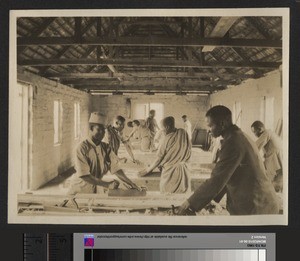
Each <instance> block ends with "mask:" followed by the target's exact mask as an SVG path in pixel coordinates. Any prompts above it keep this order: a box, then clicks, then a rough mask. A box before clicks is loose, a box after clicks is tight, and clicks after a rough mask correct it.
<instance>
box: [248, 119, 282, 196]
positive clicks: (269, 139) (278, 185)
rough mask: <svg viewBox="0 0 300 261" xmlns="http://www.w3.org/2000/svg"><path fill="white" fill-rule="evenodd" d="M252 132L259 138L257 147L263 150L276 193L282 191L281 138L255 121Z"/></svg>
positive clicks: (267, 169) (266, 166) (268, 173)
mask: <svg viewBox="0 0 300 261" xmlns="http://www.w3.org/2000/svg"><path fill="white" fill-rule="evenodd" d="M251 130H252V132H253V133H254V135H255V136H256V137H257V138H258V139H257V140H256V145H257V147H258V149H259V150H262V152H263V157H264V164H265V168H266V171H267V175H268V177H269V178H270V179H271V181H272V182H273V185H274V187H275V189H276V191H282V186H283V185H282V144H281V141H280V138H279V137H278V136H277V135H276V134H275V133H274V132H272V131H271V130H267V129H265V125H264V124H263V123H262V122H261V121H255V122H253V123H252V125H251Z"/></svg>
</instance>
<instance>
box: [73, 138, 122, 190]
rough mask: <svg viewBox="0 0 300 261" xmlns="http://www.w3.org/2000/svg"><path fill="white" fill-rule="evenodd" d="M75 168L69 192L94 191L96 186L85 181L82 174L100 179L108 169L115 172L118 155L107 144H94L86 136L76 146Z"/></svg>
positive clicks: (117, 167)
mask: <svg viewBox="0 0 300 261" xmlns="http://www.w3.org/2000/svg"><path fill="white" fill-rule="evenodd" d="M75 169H76V173H75V174H74V175H73V177H72V180H71V187H70V191H69V194H75V193H79V192H80V193H94V192H95V189H96V186H95V185H93V184H90V183H87V182H85V181H84V180H83V179H82V177H83V176H86V175H92V176H94V177H95V178H98V179H102V177H103V176H104V175H105V174H106V173H107V172H108V171H110V172H111V173H116V172H117V171H118V170H119V169H120V168H119V166H118V157H117V156H116V154H115V153H114V152H113V151H112V150H111V148H110V146H109V145H108V144H106V143H104V142H101V143H100V144H99V145H98V146H96V145H95V143H94V142H93V141H92V140H91V139H89V138H87V139H86V140H84V141H82V142H81V143H80V144H79V145H78V147H77V150H76V160H75Z"/></svg>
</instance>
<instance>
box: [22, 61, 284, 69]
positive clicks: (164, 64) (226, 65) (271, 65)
mask: <svg viewBox="0 0 300 261" xmlns="http://www.w3.org/2000/svg"><path fill="white" fill-rule="evenodd" d="M18 64H19V65H21V66H55V65H109V64H111V65H118V66H135V67H136V66H155V67H197V68H218V67H219V68H237V67H238V68H239V67H241V68H243V67H247V68H248V67H250V68H278V67H279V66H280V65H281V64H282V63H281V62H247V61H244V62H211V63H208V64H204V65H201V63H199V62H197V61H186V60H166V59H152V60H148V59H99V60H94V59H32V60H22V61H18Z"/></svg>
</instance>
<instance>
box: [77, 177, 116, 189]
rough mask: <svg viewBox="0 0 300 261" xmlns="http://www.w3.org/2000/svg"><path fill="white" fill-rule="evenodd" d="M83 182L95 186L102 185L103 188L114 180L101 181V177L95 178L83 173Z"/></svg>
mask: <svg viewBox="0 0 300 261" xmlns="http://www.w3.org/2000/svg"><path fill="white" fill-rule="evenodd" d="M81 178H82V179H83V180H84V181H85V182H87V183H90V184H92V185H96V186H102V187H105V188H108V187H109V185H110V184H112V183H113V182H114V181H110V182H106V181H103V180H101V179H98V178H95V177H94V176H92V175H90V174H89V175H85V176H82V177H81Z"/></svg>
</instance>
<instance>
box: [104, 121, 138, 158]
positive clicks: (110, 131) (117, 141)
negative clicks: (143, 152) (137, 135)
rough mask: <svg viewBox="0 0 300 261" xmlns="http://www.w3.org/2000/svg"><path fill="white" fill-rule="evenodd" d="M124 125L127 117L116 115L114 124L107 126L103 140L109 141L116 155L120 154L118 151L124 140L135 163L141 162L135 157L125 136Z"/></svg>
mask: <svg viewBox="0 0 300 261" xmlns="http://www.w3.org/2000/svg"><path fill="white" fill-rule="evenodd" d="M124 127H125V118H124V117H122V116H121V115H118V116H116V117H115V118H114V120H113V125H108V126H107V128H106V132H105V135H104V139H103V142H105V143H108V144H109V145H110V147H111V149H112V150H113V152H114V153H115V154H116V155H118V151H119V148H120V145H121V142H122V143H123V144H124V146H125V149H126V151H127V153H128V154H129V156H130V157H131V159H132V161H133V163H139V161H137V160H136V159H135V158H134V155H133V153H132V150H131V147H130V146H129V144H128V141H127V140H126V139H125V138H124V137H123V130H124Z"/></svg>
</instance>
